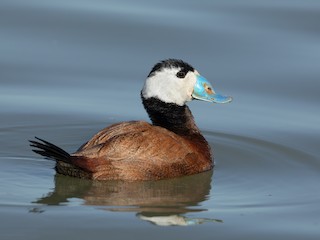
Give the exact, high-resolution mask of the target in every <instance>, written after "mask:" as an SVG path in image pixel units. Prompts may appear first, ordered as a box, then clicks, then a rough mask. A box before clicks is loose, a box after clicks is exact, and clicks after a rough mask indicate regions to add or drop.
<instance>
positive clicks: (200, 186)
mask: <svg viewBox="0 0 320 240" xmlns="http://www.w3.org/2000/svg"><path fill="white" fill-rule="evenodd" d="M212 173H213V172H212V171H209V172H205V173H202V174H197V175H193V176H187V177H183V178H176V179H170V180H161V181H142V182H127V181H92V180H86V179H77V178H72V177H67V176H63V175H59V174H57V175H56V176H55V189H54V191H53V192H50V193H48V194H47V196H46V197H43V198H41V199H39V200H37V201H36V203H41V204H46V205H60V204H63V203H68V199H70V198H79V199H82V200H84V203H83V204H84V205H91V206H107V207H106V208H105V207H104V208H103V209H105V210H108V211H119V212H136V213H137V217H138V218H139V219H141V220H145V221H149V222H152V223H154V224H156V225H161V226H169V225H180V226H186V225H194V224H201V223H204V222H222V221H221V220H216V219H204V218H188V217H186V216H184V214H186V213H188V212H199V211H206V210H207V209H201V208H192V207H193V206H198V205H199V204H200V203H201V202H203V201H205V200H206V198H207V196H209V193H210V189H211V178H212Z"/></svg>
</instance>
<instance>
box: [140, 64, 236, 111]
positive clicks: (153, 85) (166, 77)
mask: <svg viewBox="0 0 320 240" xmlns="http://www.w3.org/2000/svg"><path fill="white" fill-rule="evenodd" d="M142 96H143V97H144V98H145V99H148V98H152V97H154V98H157V99H159V100H161V101H163V102H165V103H175V104H177V105H180V106H182V105H184V104H185V103H186V102H188V101H191V100H193V99H199V100H203V101H209V102H219V103H224V102H230V101H231V98H230V97H223V96H221V95H218V94H216V93H215V92H214V90H213V88H212V86H211V84H210V83H209V82H208V81H207V80H206V79H205V78H203V77H202V76H201V75H200V74H199V73H198V72H197V71H196V70H195V69H194V68H193V67H192V66H191V65H189V64H188V63H186V62H183V61H182V60H177V59H168V60H164V61H161V62H159V63H158V64H156V65H155V66H154V67H153V69H152V70H151V72H150V73H149V75H148V77H147V79H146V82H145V84H144V86H143V89H142Z"/></svg>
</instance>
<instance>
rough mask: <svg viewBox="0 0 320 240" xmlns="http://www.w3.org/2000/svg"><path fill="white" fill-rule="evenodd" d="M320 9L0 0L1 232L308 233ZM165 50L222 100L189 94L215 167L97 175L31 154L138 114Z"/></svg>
mask: <svg viewBox="0 0 320 240" xmlns="http://www.w3.org/2000/svg"><path fill="white" fill-rule="evenodd" d="M319 21H320V4H319V2H318V1H312V0H309V1H305V0H304V1H302V0H296V1H289V0H288V1H287V0H281V1H273V0H272V1H263V0H261V1H250V0H242V1H228V2H226V1H219V0H216V1H205V0H203V1H198V2H197V3H196V4H195V3H193V2H192V1H180V0H178V1H174V2H171V1H161V2H158V3H153V2H150V1H143V0H141V1H135V3H132V2H130V1H107V2H104V1H85V0H82V1H72V0H70V1H67V2H66V1H55V2H44V1H36V0H32V1H27V2H26V1H19V0H13V1H12V0H11V1H1V3H0V52H1V56H0V162H1V169H0V179H1V183H0V212H1V214H0V220H1V223H2V224H1V226H0V237H1V239H44V238H45V239H57V238H63V239H66V238H77V239H88V238H94V239H95V238H102V237H104V238H106V237H108V238H112V239H126V238H128V239H129V238H130V239H132V238H134V239H149V238H150V237H152V238H154V239H180V238H184V239H212V238H214V237H215V238H219V239H234V238H237V239H248V238H257V239H275V238H281V239H319V237H320V230H319V229H320V207H319V202H320V191H319V182H320V160H319V155H320V150H319V142H320V127H319V122H320V117H319V106H318V105H319V94H318V89H319V87H320V85H319V76H320V69H319V67H318V66H319V62H320V44H319V42H320V27H319V24H318V23H319ZM169 57H174V58H182V59H184V60H186V61H188V62H190V63H191V64H192V65H194V66H195V67H196V69H197V70H198V71H199V72H200V73H201V74H202V75H204V76H205V77H206V78H207V79H209V80H210V81H211V82H212V84H213V86H214V87H215V88H216V90H218V91H219V92H222V93H225V94H228V95H232V96H233V97H234V101H233V102H232V103H231V104H228V105H212V104H209V103H204V102H192V103H190V104H189V106H190V108H191V110H192V112H193V114H194V116H195V119H196V122H197V124H198V126H199V127H200V129H201V130H202V131H203V133H204V135H205V137H206V138H207V140H208V141H209V143H210V145H211V146H212V148H213V149H214V156H215V161H216V166H215V168H214V171H211V172H207V173H203V174H199V175H195V176H189V177H183V178H178V179H171V180H164V181H158V182H139V183H128V182H117V181H111V182H107V183H101V182H93V181H88V180H80V179H73V178H69V177H64V176H59V175H55V172H54V169H53V167H54V163H53V162H52V161H48V160H45V159H42V158H41V157H39V156H36V155H35V154H34V153H33V152H31V151H30V148H29V146H28V142H27V140H28V139H31V138H33V137H34V136H39V137H41V138H44V139H46V140H48V141H51V142H53V143H56V144H57V145H59V146H61V147H62V148H64V149H65V150H67V151H69V152H72V151H75V150H76V149H77V148H78V147H79V146H80V145H81V144H82V143H83V142H85V141H86V140H88V139H89V138H90V137H91V136H92V135H93V134H94V133H96V132H97V131H98V130H100V129H101V128H103V127H105V126H107V125H109V124H112V123H115V122H119V121H126V120H138V119H142V120H148V118H147V114H146V113H145V112H144V109H143V107H142V104H141V102H140V97H139V91H140V89H141V87H142V85H143V81H144V79H145V77H146V75H147V74H148V72H149V71H150V69H151V67H152V65H153V64H154V63H156V62H157V61H158V60H161V59H164V58H169ZM172 226H176V227H172Z"/></svg>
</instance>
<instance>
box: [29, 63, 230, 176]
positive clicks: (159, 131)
mask: <svg viewBox="0 0 320 240" xmlns="http://www.w3.org/2000/svg"><path fill="white" fill-rule="evenodd" d="M141 98H142V103H143V105H144V108H145V109H146V111H147V113H148V115H149V117H150V119H151V121H152V124H150V123H147V122H144V121H130V122H122V123H117V124H114V125H111V126H109V127H107V128H105V129H102V130H101V131H100V132H98V133H97V134H96V135H94V136H93V137H92V138H91V139H90V140H89V141H88V142H87V143H85V144H83V145H82V146H81V147H80V148H79V149H78V150H77V151H76V152H75V153H73V154H69V153H67V152H65V151H64V150H62V149H61V148H59V147H57V146H55V145H53V144H51V143H49V142H47V141H45V140H42V139H40V138H36V139H37V140H38V141H30V142H31V145H30V146H32V147H35V148H36V149H33V151H34V152H36V153H38V154H40V155H42V156H44V157H46V158H49V159H53V160H55V161H56V167H55V169H56V171H57V172H58V173H60V174H64V175H68V176H73V177H79V178H89V179H96V180H158V179H165V178H174V177H180V176H185V175H191V174H196V173H200V172H204V171H208V170H210V169H212V167H213V158H212V155H211V150H210V146H209V144H208V143H207V141H206V140H205V138H204V137H203V136H202V134H201V132H200V130H199V128H198V127H197V126H196V124H195V122H194V119H193V116H192V114H191V112H190V110H189V108H188V107H187V106H186V102H188V101H191V100H193V99H198V100H203V101H208V102H214V103H227V102H230V101H231V100H232V98H231V97H224V96H222V95H219V94H217V93H215V91H214V90H213V88H212V86H211V84H210V83H209V82H208V81H207V80H206V79H205V78H204V77H202V76H201V75H200V74H199V73H198V72H197V71H196V70H195V69H194V68H193V67H192V66H191V65H189V64H188V63H186V62H184V61H182V60H177V59H168V60H164V61H161V62H159V63H157V64H156V65H155V66H154V67H153V68H152V70H151V72H150V73H149V75H148V77H147V79H146V81H145V84H144V86H143V89H142V91H141Z"/></svg>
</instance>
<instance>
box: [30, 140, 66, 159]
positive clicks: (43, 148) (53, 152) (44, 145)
mask: <svg viewBox="0 0 320 240" xmlns="http://www.w3.org/2000/svg"><path fill="white" fill-rule="evenodd" d="M35 138H36V139H37V140H38V141H35V140H29V142H30V146H31V147H34V148H35V149H32V151H33V152H35V153H37V154H40V155H41V156H44V157H46V158H49V159H53V160H56V161H62V162H65V163H70V154H69V153H67V152H66V151H64V150H63V149H61V148H59V147H57V146H56V145H54V144H52V143H49V142H47V141H45V140H43V139H41V138H38V137H35Z"/></svg>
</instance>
